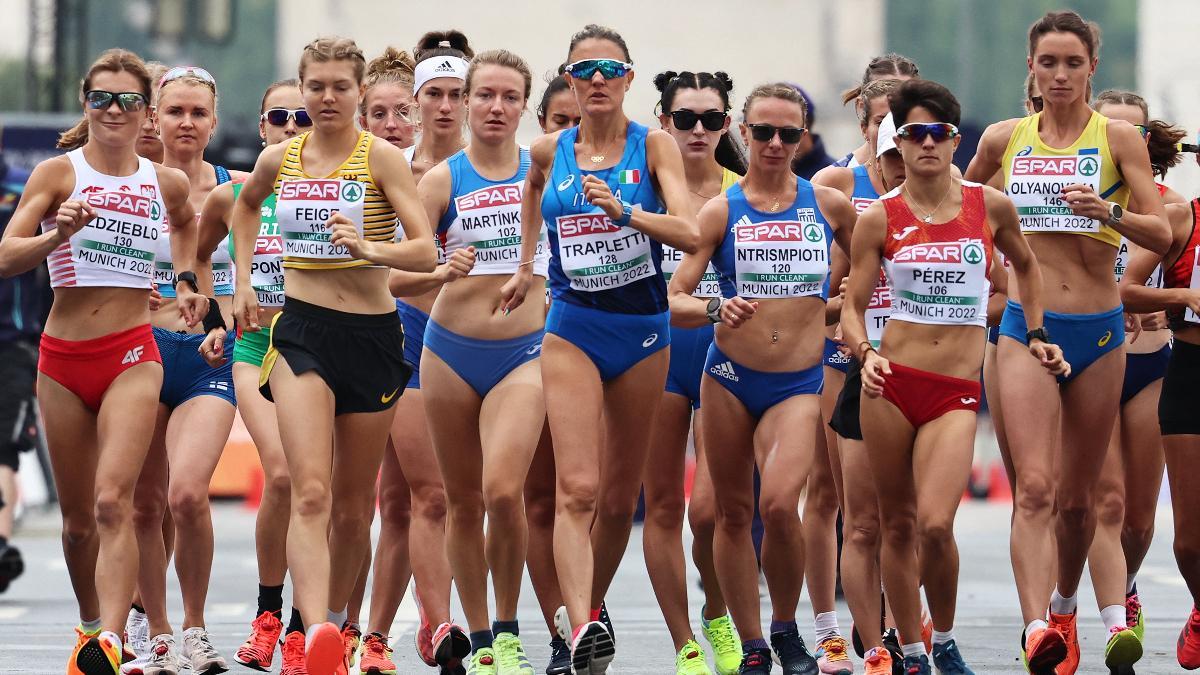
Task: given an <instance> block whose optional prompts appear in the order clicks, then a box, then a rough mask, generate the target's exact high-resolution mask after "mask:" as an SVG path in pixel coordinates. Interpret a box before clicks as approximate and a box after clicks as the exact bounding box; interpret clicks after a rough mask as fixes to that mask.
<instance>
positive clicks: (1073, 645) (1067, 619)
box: [1050, 612, 1079, 675]
mask: <svg viewBox="0 0 1200 675" xmlns="http://www.w3.org/2000/svg"><path fill="white" fill-rule="evenodd" d="M1076 618H1077V614H1076V613H1075V612H1072V613H1070V614H1055V613H1054V612H1050V627H1051V628H1055V629H1057V630H1058V632H1059V633H1062V636H1063V642H1066V643H1067V656H1066V658H1064V659H1063V660H1062V662H1061V663H1059V664H1058V665H1057V666H1056V667H1055V668H1054V672H1055V674H1056V675H1075V671H1077V670H1079V632H1078V630H1077V624H1076Z"/></svg>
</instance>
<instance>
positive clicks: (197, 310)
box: [154, 164, 212, 326]
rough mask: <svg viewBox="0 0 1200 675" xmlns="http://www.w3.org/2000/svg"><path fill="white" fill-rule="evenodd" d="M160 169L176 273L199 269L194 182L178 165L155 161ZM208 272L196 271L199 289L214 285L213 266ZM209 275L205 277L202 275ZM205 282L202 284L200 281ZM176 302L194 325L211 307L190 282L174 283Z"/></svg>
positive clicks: (160, 186)
mask: <svg viewBox="0 0 1200 675" xmlns="http://www.w3.org/2000/svg"><path fill="white" fill-rule="evenodd" d="M154 168H155V170H157V171H158V186H159V188H161V189H162V196H163V206H164V207H166V210H167V217H168V218H169V219H170V221H169V222H170V226H171V260H172V262H173V264H174V267H175V276H177V277H178V276H179V275H180V274H182V273H184V272H193V273H195V272H196V269H197V266H196V231H197V229H198V228H197V226H196V210H195V209H193V208H192V203H191V202H190V201H188V193H189V192H190V191H191V184H190V183H189V182H188V178H187V175H186V174H184V173H183V172H182V171H180V170H179V169H171V168H168V167H165V166H161V165H157V164H156V165H155V166H154ZM209 270H210V273H209V274H203V272H204V270H201V273H202V274H199V275H197V277H196V279H197V286H199V287H200V290H211V289H212V274H211V267H210V268H209ZM202 277H206V278H202ZM201 284H203V285H201ZM175 302H176V304H177V305H178V307H179V313H180V315H181V316H183V319H184V321H186V322H187V325H189V326H194V325H196V324H197V323H199V322H200V320H201V319H203V318H204V315H205V313H206V312H207V311H208V298H207V297H206V296H205V295H201V294H200V293H198V292H193V291H192V289H191V287H190V286H188V285H187V284H177V285H176V287H175Z"/></svg>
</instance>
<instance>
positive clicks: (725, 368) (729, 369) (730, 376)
mask: <svg viewBox="0 0 1200 675" xmlns="http://www.w3.org/2000/svg"><path fill="white" fill-rule="evenodd" d="M708 372H710V373H712V374H713V375H716V376H717V377H723V378H725V379H727V380H729V381H730V382H737V381H739V380H741V378H740V377H738V376H737V373H735V372H734V371H733V363H731V362H729V361H726V362H725V363H718V364H717V365H715V366H713V367H712V368H709V369H708Z"/></svg>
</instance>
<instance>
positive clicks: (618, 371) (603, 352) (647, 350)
mask: <svg viewBox="0 0 1200 675" xmlns="http://www.w3.org/2000/svg"><path fill="white" fill-rule="evenodd" d="M546 332H547V333H552V334H554V335H557V336H558V337H560V338H562V339H564V340H566V341H567V342H570V343H571V344H573V345H575V346H576V347H578V348H579V350H580V351H582V352H583V353H584V354H586V355H587V357H588V358H589V359H591V360H592V363H594V364H595V365H596V370H598V371H600V379H601V381H604V382H607V381H609V380H611V379H613V378H615V377H617V376H619V375H622V374H624V373H625V371H627V370H629V369H630V368H632V367H634V366H636V365H637V364H639V363H641V362H642V360H643V359H645V358H646V357H647V356H650V355H651V354H654V353H655V352H657V351H658V350H660V349H665V348H666V347H669V346H670V345H671V318H670V315H669V314H668V313H667V312H663V313H661V314H622V313H619V312H606V311H604V310H602V309H592V308H591V307H584V306H582V305H576V304H574V303H573V302H571V301H570V300H567V299H562V300H555V301H554V302H553V303H551V305H550V312H549V313H548V314H547V315H546Z"/></svg>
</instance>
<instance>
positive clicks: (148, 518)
mask: <svg viewBox="0 0 1200 675" xmlns="http://www.w3.org/2000/svg"><path fill="white" fill-rule="evenodd" d="M166 510H167V495H166V491H165V490H161V489H157V488H151V489H147V488H145V487H139V488H138V489H137V492H136V493H135V494H134V498H133V526H134V527H135V528H136V529H137V530H138V531H139V532H144V531H147V530H149V531H153V530H158V529H161V528H162V523H163V516H165V515H166Z"/></svg>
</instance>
